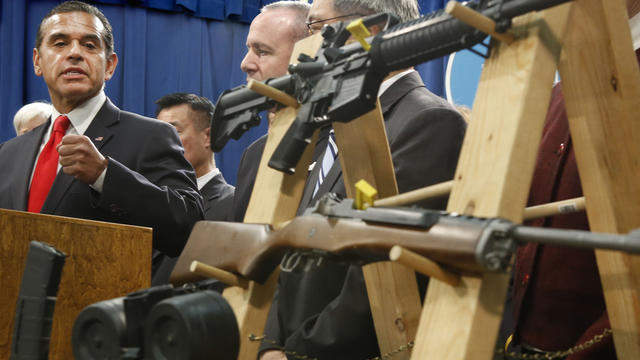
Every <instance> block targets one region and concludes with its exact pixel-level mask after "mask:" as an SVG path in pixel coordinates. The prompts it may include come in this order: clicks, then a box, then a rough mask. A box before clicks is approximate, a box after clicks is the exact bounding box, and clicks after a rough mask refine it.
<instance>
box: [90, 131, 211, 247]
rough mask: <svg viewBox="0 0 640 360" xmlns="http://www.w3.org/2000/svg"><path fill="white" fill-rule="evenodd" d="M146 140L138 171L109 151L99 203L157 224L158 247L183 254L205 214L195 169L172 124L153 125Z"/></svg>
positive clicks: (132, 219) (129, 219) (123, 216)
mask: <svg viewBox="0 0 640 360" xmlns="http://www.w3.org/2000/svg"><path fill="white" fill-rule="evenodd" d="M140 141H141V142H143V144H141V146H139V147H138V148H137V151H140V152H141V153H140V154H139V160H138V163H137V164H136V170H137V171H134V170H131V169H130V168H128V167H127V166H125V165H123V164H122V163H120V162H118V161H117V160H115V159H113V158H111V157H109V165H108V167H107V173H106V177H105V181H104V187H103V191H102V194H100V195H98V198H97V199H96V200H97V201H96V202H95V205H96V206H98V207H99V208H101V209H103V210H105V211H107V212H109V213H111V214H112V216H115V217H116V218H119V219H120V220H122V221H121V222H123V223H129V224H136V225H141V226H149V227H152V228H153V246H154V248H156V249H158V250H160V251H162V252H163V253H165V254H166V255H169V256H178V255H179V254H180V252H181V251H182V248H183V247H184V244H185V243H186V240H187V238H188V236H189V233H190V232H191V228H192V227H193V225H194V224H195V222H196V221H198V220H202V219H203V210H202V197H201V196H200V194H199V193H198V190H197V185H196V182H195V175H194V173H193V170H192V168H191V165H190V164H189V163H188V162H187V160H186V159H185V158H184V156H183V154H182V146H181V145H180V139H179V138H178V137H177V134H176V133H175V131H172V129H170V128H168V127H164V126H159V127H153V128H152V129H150V131H149V132H148V133H147V134H145V136H143V137H141V138H140Z"/></svg>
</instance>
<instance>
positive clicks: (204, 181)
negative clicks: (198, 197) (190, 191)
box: [197, 168, 220, 190]
mask: <svg viewBox="0 0 640 360" xmlns="http://www.w3.org/2000/svg"><path fill="white" fill-rule="evenodd" d="M218 174H220V170H219V169H218V168H213V170H211V171H209V172H208V173H206V174H204V175H202V176H200V177H199V178H198V179H197V181H198V190H202V188H203V187H204V186H205V185H207V183H208V182H209V181H210V180H211V179H213V178H214V177H215V176H216V175H218Z"/></svg>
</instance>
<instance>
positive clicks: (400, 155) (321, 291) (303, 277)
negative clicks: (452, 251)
mask: <svg viewBox="0 0 640 360" xmlns="http://www.w3.org/2000/svg"><path fill="white" fill-rule="evenodd" d="M377 12H390V13H393V14H395V15H397V16H398V17H400V18H401V20H402V21H407V20H410V19H412V18H416V17H418V15H419V14H418V6H417V2H416V1H415V0H402V1H397V0H388V1H378V2H376V3H375V4H374V3H372V2H369V1H360V0H336V1H335V2H334V0H315V1H314V2H313V4H312V7H311V10H310V12H309V19H308V24H309V25H310V27H311V29H312V30H314V31H317V30H319V29H321V27H322V26H324V24H327V23H330V22H332V21H339V20H347V19H348V18H351V17H355V16H364V15H368V14H372V13H377ZM379 97H380V102H381V105H382V112H383V116H384V120H385V128H386V131H387V138H388V141H389V146H390V149H391V156H392V160H393V165H394V170H395V174H396V179H397V182H398V189H399V191H400V192H401V193H402V192H407V191H410V190H413V189H416V188H420V187H424V186H427V185H432V184H435V183H439V182H442V181H448V180H451V179H452V178H453V175H454V172H455V168H456V164H457V160H458V155H459V152H460V148H461V146H462V140H463V137H464V132H465V128H466V125H465V122H464V120H463V118H462V116H461V115H460V114H459V113H458V112H457V111H455V109H454V108H453V107H452V106H451V105H449V104H448V103H447V102H446V101H444V100H443V99H441V98H439V97H437V96H436V95H434V94H432V93H431V92H429V91H428V90H427V89H426V88H425V86H424V84H423V82H422V80H421V78H420V76H419V74H418V73H417V72H416V71H415V70H413V69H407V70H404V71H398V72H396V73H393V74H390V75H389V76H388V77H387V79H386V80H385V81H384V82H383V83H382V84H381V87H380V91H379ZM329 138H330V137H329V136H325V137H324V139H329ZM326 144H327V140H322V139H321V140H319V141H318V145H317V147H316V149H318V148H320V149H322V150H324V149H328V148H327V147H326ZM318 158H319V159H321V158H324V154H320V155H319V157H318ZM336 160H337V159H336ZM319 164H320V162H319V163H318V164H316V166H314V169H313V170H312V172H311V173H310V175H309V178H308V181H307V185H306V187H305V191H304V194H303V197H302V201H301V204H300V208H299V212H301V211H303V210H304V209H305V208H306V207H308V206H309V205H310V204H313V203H314V202H315V201H316V200H317V199H318V198H319V197H321V196H322V195H323V194H325V193H327V192H335V193H339V194H341V195H343V196H344V195H345V186H344V182H343V180H342V170H341V169H340V165H339V162H338V161H335V162H334V165H333V166H332V167H331V169H330V170H329V172H328V173H327V174H326V177H324V179H323V181H322V183H321V184H320V185H319V186H318V187H317V185H316V183H317V181H316V179H317V178H318V174H319V173H320V171H321V165H319ZM316 187H317V190H316ZM314 192H315V194H314ZM420 205H421V206H424V207H428V208H432V209H444V208H445V206H446V198H440V199H432V200H429V201H425V202H424V203H422V204H420ZM295 256H296V255H295V253H290V254H288V255H287V256H286V258H291V257H295ZM285 262H286V259H285V260H283V263H285ZM421 285H423V286H422V289H421V291H422V293H424V285H425V282H424V281H422V282H421ZM265 336H266V338H268V339H269V340H270V341H274V342H275V343H276V346H274V345H273V344H267V343H266V342H265V343H263V347H262V350H263V352H262V353H261V359H262V360H267V359H285V358H286V356H285V355H284V353H283V352H282V349H284V350H286V351H294V352H296V353H297V354H300V355H307V356H309V357H315V358H319V359H366V358H371V357H375V356H378V355H379V348H378V343H377V337H376V333H375V329H374V326H373V321H372V319H371V310H370V308H369V300H368V296H367V291H366V286H365V283H364V278H363V274H362V270H361V267H359V266H350V265H348V264H343V263H336V262H333V261H331V260H330V259H323V262H322V263H321V265H318V266H314V267H313V268H311V269H306V270H302V269H298V268H293V269H291V268H287V269H283V270H282V272H281V274H280V279H279V283H278V292H277V294H276V297H275V298H274V302H273V303H272V307H271V311H270V313H269V319H268V321H267V327H266V329H265Z"/></svg>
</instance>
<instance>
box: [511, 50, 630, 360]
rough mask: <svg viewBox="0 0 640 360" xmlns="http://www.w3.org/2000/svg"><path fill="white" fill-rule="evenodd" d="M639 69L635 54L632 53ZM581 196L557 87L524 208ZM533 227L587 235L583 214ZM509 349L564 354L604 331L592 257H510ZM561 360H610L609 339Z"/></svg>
mask: <svg viewBox="0 0 640 360" xmlns="http://www.w3.org/2000/svg"><path fill="white" fill-rule="evenodd" d="M636 57H637V60H638V63H640V49H639V50H636ZM579 196H582V188H581V186H580V177H579V174H578V167H577V164H576V158H575V153H574V150H573V145H572V143H571V137H570V135H569V124H568V120H567V113H566V109H565V105H564V97H563V95H562V87H561V85H557V86H556V87H555V88H554V89H553V92H552V96H551V103H550V105H549V112H548V114H547V119H546V123H545V126H544V131H543V136H542V141H541V146H540V150H539V152H538V159H537V162H536V168H535V171H534V176H533V182H532V185H531V193H530V195H529V204H530V205H537V204H542V203H546V202H551V201H558V200H563V199H569V198H574V197H579ZM532 225H535V226H544V227H553V228H564V229H585V230H586V229H589V224H588V221H587V217H586V215H585V214H584V213H579V214H571V215H561V216H555V217H552V218H546V219H538V220H535V221H533V222H532ZM513 313H514V319H515V332H514V340H515V343H524V344H527V345H529V346H533V347H536V348H538V349H542V350H548V351H556V350H565V349H568V348H570V347H572V346H574V345H577V344H582V343H584V342H585V341H588V340H590V339H592V338H593V337H594V336H596V335H598V334H601V333H602V332H603V331H604V329H606V328H610V324H609V319H608V317H607V312H606V306H605V302H604V297H603V293H602V286H601V283H600V276H599V273H598V267H597V265H596V260H595V255H594V252H593V251H586V250H577V249H571V248H565V247H554V246H544V245H534V244H529V245H526V246H523V247H521V248H520V249H519V250H518V253H517V254H516V268H515V275H514V286H513ZM567 359H571V360H576V359H616V353H615V348H614V346H613V339H612V337H611V336H609V337H607V338H605V340H603V341H602V342H601V343H598V344H597V345H595V346H593V347H591V348H590V349H588V350H586V351H583V352H579V353H577V354H575V355H572V356H569V357H568V358H567Z"/></svg>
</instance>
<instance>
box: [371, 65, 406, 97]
mask: <svg viewBox="0 0 640 360" xmlns="http://www.w3.org/2000/svg"><path fill="white" fill-rule="evenodd" d="M412 71H415V70H414V69H409V70H405V71H403V72H401V73H399V74H395V75H393V76H392V77H390V78H388V79H387V80H385V81H383V82H382V84H380V88H379V89H378V97H380V96H382V94H384V92H385V91H387V89H389V88H390V87H391V85H393V84H394V83H395V82H396V81H398V80H399V79H400V78H401V77H403V76H405V75H407V74H409V73H410V72H412Z"/></svg>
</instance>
